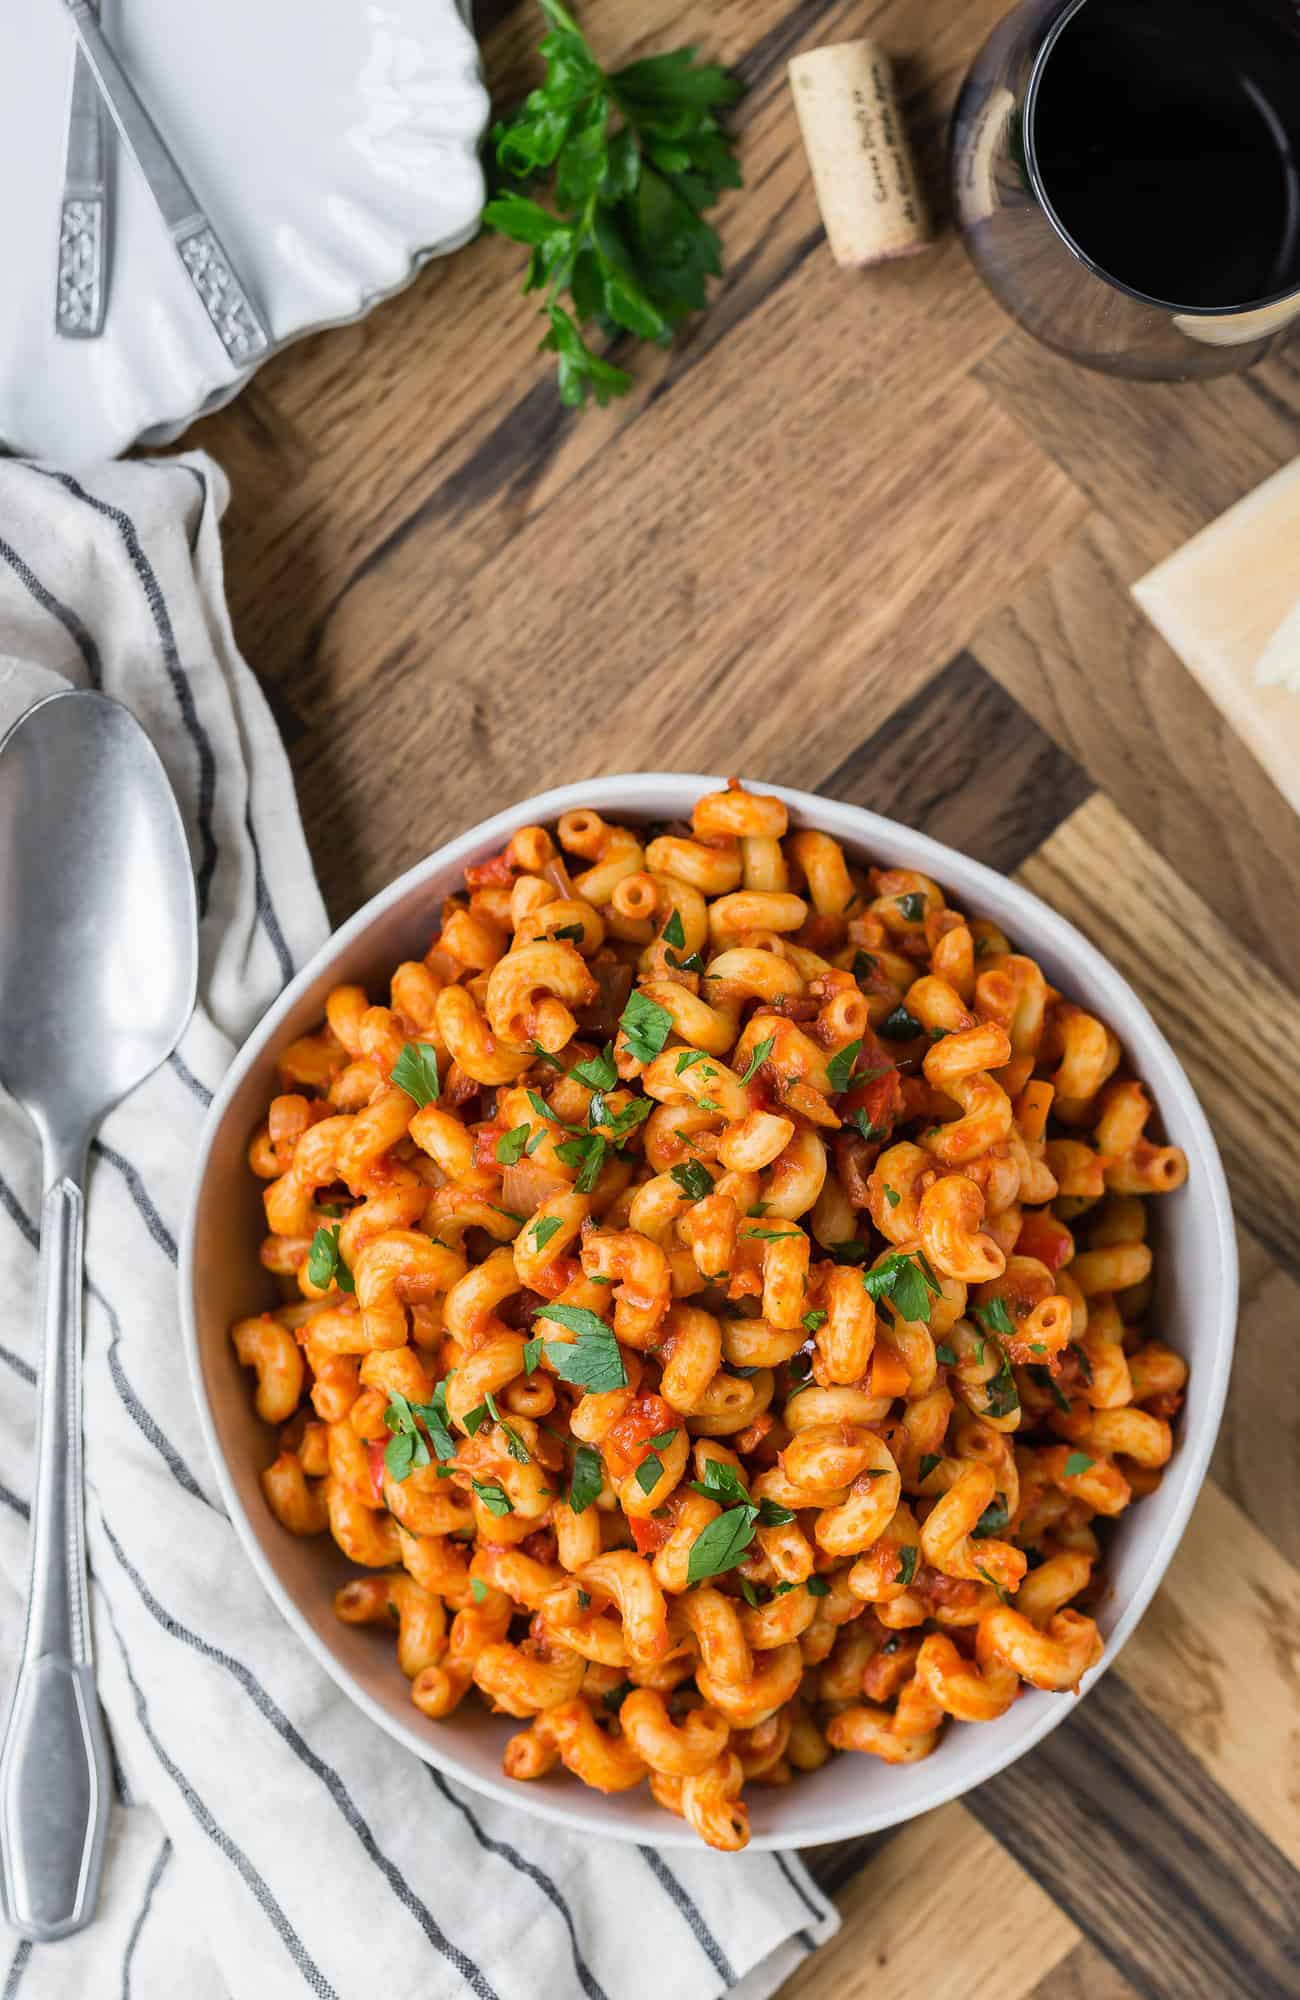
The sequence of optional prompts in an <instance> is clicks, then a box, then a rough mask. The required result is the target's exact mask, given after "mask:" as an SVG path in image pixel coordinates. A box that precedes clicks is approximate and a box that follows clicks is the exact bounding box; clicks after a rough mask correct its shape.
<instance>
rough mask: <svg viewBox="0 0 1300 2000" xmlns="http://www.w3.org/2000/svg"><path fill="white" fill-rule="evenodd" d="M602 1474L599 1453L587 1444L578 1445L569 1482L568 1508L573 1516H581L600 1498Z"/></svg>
mask: <svg viewBox="0 0 1300 2000" xmlns="http://www.w3.org/2000/svg"><path fill="white" fill-rule="evenodd" d="M602 1484H603V1474H602V1471H601V1464H600V1453H599V1452H598V1451H595V1450H593V1448H592V1447H591V1445H589V1444H580V1445H579V1446H578V1449H577V1451H576V1452H575V1453H574V1458H573V1477H572V1478H571V1479H570V1481H569V1506H570V1508H571V1509H572V1511H573V1512H574V1513H575V1514H581V1513H582V1512H583V1511H584V1510H585V1509H586V1508H588V1507H590V1505H591V1503H592V1501H593V1500H596V1499H598V1498H599V1496H600V1489H601V1486H602Z"/></svg>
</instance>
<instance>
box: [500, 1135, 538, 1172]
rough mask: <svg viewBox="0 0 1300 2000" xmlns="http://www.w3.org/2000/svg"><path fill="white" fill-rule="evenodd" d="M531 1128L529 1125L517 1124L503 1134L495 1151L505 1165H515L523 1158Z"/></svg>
mask: <svg viewBox="0 0 1300 2000" xmlns="http://www.w3.org/2000/svg"><path fill="white" fill-rule="evenodd" d="M531 1130H532V1127H531V1126H529V1125H515V1126H513V1127H512V1129H511V1130H510V1131H509V1132H503V1133H502V1134H501V1137H500V1138H499V1139H498V1140H497V1143H496V1148H495V1151H496V1156H497V1158H498V1160H500V1162H501V1164H502V1166H503V1167H513V1166H515V1165H517V1164H518V1162H519V1161H520V1160H522V1158H523V1156H524V1147H525V1146H526V1145H527V1144H528V1135H529V1133H530V1132H531Z"/></svg>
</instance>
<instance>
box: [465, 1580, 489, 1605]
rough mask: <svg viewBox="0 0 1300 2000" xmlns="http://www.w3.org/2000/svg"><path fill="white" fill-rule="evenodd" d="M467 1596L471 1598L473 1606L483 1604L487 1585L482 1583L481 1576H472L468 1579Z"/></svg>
mask: <svg viewBox="0 0 1300 2000" xmlns="http://www.w3.org/2000/svg"><path fill="white" fill-rule="evenodd" d="M469 1594H470V1596H471V1597H472V1598H473V1600H474V1602H475V1604H481V1603H482V1602H483V1600H484V1598H485V1597H486V1596H487V1585H486V1584H485V1583H484V1581H483V1579H482V1577H481V1576H472V1577H471V1578H470V1580H469Z"/></svg>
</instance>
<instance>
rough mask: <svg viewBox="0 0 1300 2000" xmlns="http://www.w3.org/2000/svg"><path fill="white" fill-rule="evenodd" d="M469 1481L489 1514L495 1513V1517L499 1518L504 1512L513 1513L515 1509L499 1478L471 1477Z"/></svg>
mask: <svg viewBox="0 0 1300 2000" xmlns="http://www.w3.org/2000/svg"><path fill="white" fill-rule="evenodd" d="M469 1483H470V1485H471V1486H472V1487H473V1488H474V1491H475V1492H476V1493H477V1495H478V1497H479V1499H480V1500H481V1501H482V1502H483V1505H484V1506H485V1507H486V1508H487V1510H488V1513H489V1514H495V1515H496V1517H497V1519H498V1520H500V1519H502V1518H503V1516H505V1515H506V1514H513V1513H514V1511H515V1510H514V1508H513V1506H512V1505H511V1503H510V1496H509V1494H508V1493H507V1492H506V1490H505V1488H504V1486H502V1484H501V1482H500V1480H497V1479H471V1480H470V1482H469Z"/></svg>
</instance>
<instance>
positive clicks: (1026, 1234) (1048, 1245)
mask: <svg viewBox="0 0 1300 2000" xmlns="http://www.w3.org/2000/svg"><path fill="white" fill-rule="evenodd" d="M1016 1255H1017V1257H1036V1258H1037V1259H1038V1261H1039V1263H1040V1264H1046V1266H1047V1268H1048V1270H1049V1271H1059V1270H1060V1268H1061V1266H1062V1265H1063V1264H1068V1263H1069V1261H1070V1259H1071V1257H1073V1255H1074V1238H1073V1237H1072V1236H1071V1234H1070V1232H1069V1230H1068V1229H1067V1228H1066V1226H1065V1224H1064V1223H1063V1222H1058V1221H1057V1219H1056V1217H1055V1216H1054V1215H1049V1214H1048V1213H1047V1211H1046V1209H1030V1210H1028V1211H1027V1213H1026V1215H1025V1218H1024V1220H1023V1222H1022V1223H1021V1225H1020V1234H1019V1236H1017V1238H1016Z"/></svg>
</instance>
